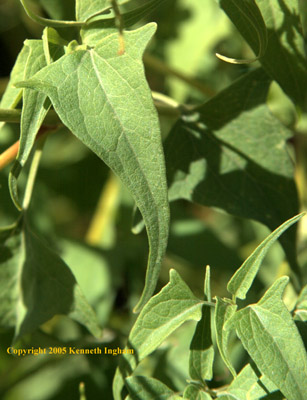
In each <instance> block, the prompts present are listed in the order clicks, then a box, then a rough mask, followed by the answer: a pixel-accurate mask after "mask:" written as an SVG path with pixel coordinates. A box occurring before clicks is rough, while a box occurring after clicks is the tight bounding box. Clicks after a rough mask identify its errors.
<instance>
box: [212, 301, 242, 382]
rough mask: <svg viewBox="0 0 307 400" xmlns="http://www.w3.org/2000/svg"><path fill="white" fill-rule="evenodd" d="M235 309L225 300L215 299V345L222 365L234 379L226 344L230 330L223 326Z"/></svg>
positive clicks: (234, 306) (235, 307)
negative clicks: (222, 362)
mask: <svg viewBox="0 0 307 400" xmlns="http://www.w3.org/2000/svg"><path fill="white" fill-rule="evenodd" d="M236 309H237V306H236V305H234V304H231V303H230V302H229V301H227V299H221V298H220V297H218V296H217V297H216V306H215V313H214V320H215V332H216V343H217V346H218V349H219V351H220V355H221V357H222V359H223V361H224V363H225V364H226V365H227V368H228V369H229V371H230V372H231V373H232V375H233V376H234V377H236V375H237V373H236V371H235V369H234V367H233V365H232V363H231V361H230V357H229V354H228V343H229V336H230V333H231V330H229V329H226V327H225V324H226V322H227V321H228V320H229V319H230V318H231V317H232V316H233V315H234V313H235V312H236Z"/></svg>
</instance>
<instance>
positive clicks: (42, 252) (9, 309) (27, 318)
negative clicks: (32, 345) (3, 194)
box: [0, 226, 101, 340]
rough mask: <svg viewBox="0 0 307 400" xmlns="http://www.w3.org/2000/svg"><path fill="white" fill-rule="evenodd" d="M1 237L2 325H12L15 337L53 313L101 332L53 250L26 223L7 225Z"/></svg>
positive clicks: (31, 328) (82, 297)
mask: <svg viewBox="0 0 307 400" xmlns="http://www.w3.org/2000/svg"><path fill="white" fill-rule="evenodd" d="M4 233H7V235H4ZM2 239H3V240H2V243H1V245H0V247H1V252H0V267H1V268H0V274H1V279H0V281H1V290H0V296H1V305H2V306H1V315H0V322H1V326H4V327H13V326H15V340H17V339H19V338H20V337H21V336H23V335H25V334H27V333H30V332H33V331H34V330H35V329H37V328H38V327H39V326H40V325H41V324H43V323H44V322H46V321H48V320H49V319H50V318H52V317H53V316H54V315H56V314H66V315H68V316H70V317H71V318H73V319H75V320H76V321H78V322H80V323H81V324H83V325H85V326H86V327H87V328H88V329H89V330H90V332H91V333H92V334H94V335H95V336H100V333H101V330H100V328H99V326H98V325H97V322H96V317H95V314H94V312H93V310H92V309H91V307H90V306H89V305H88V303H87V301H86V299H85V298H84V296H83V294H82V292H81V290H80V288H79V286H78V284H77V282H76V280H75V278H74V276H73V274H72V273H71V271H70V269H69V268H68V267H67V265H66V264H65V263H64V261H62V260H61V259H60V258H59V257H58V256H57V254H56V253H54V252H53V251H52V250H51V249H49V248H48V247H47V246H46V245H45V243H44V242H42V241H41V240H40V239H39V238H38V237H37V236H36V235H35V234H33V233H32V232H31V231H30V230H29V228H28V227H27V226H24V229H22V230H20V228H18V227H15V228H14V229H8V230H7V231H6V232H3V235H2Z"/></svg>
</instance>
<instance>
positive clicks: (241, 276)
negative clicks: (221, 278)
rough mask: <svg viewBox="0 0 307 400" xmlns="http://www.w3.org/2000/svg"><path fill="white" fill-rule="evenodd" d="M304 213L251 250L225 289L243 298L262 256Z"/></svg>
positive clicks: (287, 222) (283, 225) (290, 220)
mask: <svg viewBox="0 0 307 400" xmlns="http://www.w3.org/2000/svg"><path fill="white" fill-rule="evenodd" d="M304 215H305V213H302V214H299V215H297V216H295V217H293V218H291V219H289V220H288V221H286V222H284V223H283V224H282V225H281V226H280V227H279V228H277V229H276V230H275V231H274V232H272V233H271V234H270V235H269V236H268V237H267V238H266V239H265V240H263V242H261V244H260V245H259V246H258V247H257V248H256V250H254V251H253V253H252V254H251V255H250V256H249V257H248V259H247V260H246V261H245V262H244V263H243V264H242V266H241V267H240V268H239V269H238V270H237V271H236V272H235V274H234V275H233V276H232V278H231V279H230V281H229V282H228V285H227V290H228V291H229V292H230V293H232V294H233V295H234V296H235V297H238V298H239V299H245V297H246V293H247V292H248V290H249V288H250V287H251V285H252V283H253V281H254V279H255V277H256V275H257V272H258V270H259V268H260V265H261V263H262V260H263V258H264V257H265V255H266V253H267V252H268V250H269V249H270V247H271V246H272V244H273V243H274V242H275V241H276V240H277V239H278V238H279V236H280V235H281V234H282V233H283V232H284V231H285V230H286V229H288V228H289V227H290V226H291V225H293V224H295V223H296V222H297V221H299V220H300V219H301V218H302V216H304Z"/></svg>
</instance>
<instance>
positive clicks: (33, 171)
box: [22, 136, 46, 210]
mask: <svg viewBox="0 0 307 400" xmlns="http://www.w3.org/2000/svg"><path fill="white" fill-rule="evenodd" d="M45 141H46V137H44V136H43V137H41V138H39V139H38V140H37V148H36V150H35V153H34V157H33V160H32V163H31V167H30V172H29V176H28V181H27V186H26V190H25V195H24V198H23V203H22V209H23V210H27V209H28V208H29V205H30V202H31V198H32V193H33V188H34V183H35V179H36V175H37V171H38V167H39V163H40V160H41V157H42V153H43V147H44V144H45Z"/></svg>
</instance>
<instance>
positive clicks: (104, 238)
mask: <svg viewBox="0 0 307 400" xmlns="http://www.w3.org/2000/svg"><path fill="white" fill-rule="evenodd" d="M119 192H120V183H119V180H118V178H117V177H116V176H115V175H114V174H113V173H110V177H109V179H108V180H107V182H106V184H105V186H104V187H103V189H102V192H101V195H100V198H99V201H98V204H97V207H96V210H95V213H94V216H93V218H92V221H91V224H90V227H89V229H88V231H87V234H86V239H85V240H86V242H87V243H88V244H90V245H93V246H95V245H98V244H100V245H102V246H103V247H105V248H106V247H110V246H111V245H112V244H113V243H112V239H113V238H112V232H111V229H112V228H111V224H112V221H113V220H114V216H115V213H116V211H117V207H118V201H119Z"/></svg>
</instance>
